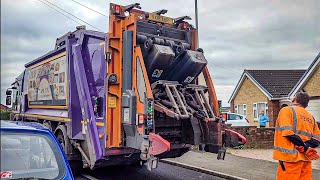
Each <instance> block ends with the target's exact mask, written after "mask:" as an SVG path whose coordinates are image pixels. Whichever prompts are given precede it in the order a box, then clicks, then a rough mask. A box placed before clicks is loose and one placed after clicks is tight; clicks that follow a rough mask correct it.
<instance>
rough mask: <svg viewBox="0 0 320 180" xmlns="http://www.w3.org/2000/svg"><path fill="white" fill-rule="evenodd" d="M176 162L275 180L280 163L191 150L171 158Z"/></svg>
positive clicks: (319, 172)
mask: <svg viewBox="0 0 320 180" xmlns="http://www.w3.org/2000/svg"><path fill="white" fill-rule="evenodd" d="M170 160H173V161H176V162H180V163H184V164H188V165H192V166H196V167H202V168H205V169H209V170H213V171H218V172H223V173H227V174H230V175H233V176H237V177H241V178H245V179H259V180H260V179H263V180H274V179H275V178H276V171H277V166H278V164H277V163H275V162H269V161H265V160H258V159H251V158H244V157H239V156H234V155H231V154H227V155H226V158H225V160H224V161H223V160H217V155H216V154H212V153H202V152H194V151H190V152H188V153H186V154H184V155H183V156H181V157H178V158H174V159H170ZM313 179H314V180H319V179H320V170H316V169H313Z"/></svg>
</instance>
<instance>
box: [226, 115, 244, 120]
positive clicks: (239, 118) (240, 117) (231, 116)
mask: <svg viewBox="0 0 320 180" xmlns="http://www.w3.org/2000/svg"><path fill="white" fill-rule="evenodd" d="M241 119H243V118H242V116H240V115H237V114H228V120H241Z"/></svg>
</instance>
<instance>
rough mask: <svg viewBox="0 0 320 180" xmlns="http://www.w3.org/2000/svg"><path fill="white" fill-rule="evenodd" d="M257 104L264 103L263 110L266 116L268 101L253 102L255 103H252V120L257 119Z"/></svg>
mask: <svg viewBox="0 0 320 180" xmlns="http://www.w3.org/2000/svg"><path fill="white" fill-rule="evenodd" d="M259 104H264V105H265V108H264V112H265V115H267V116H268V102H255V103H253V106H252V110H253V111H252V112H253V120H254V121H259V110H258V105H259ZM254 111H256V114H255V112H254ZM255 115H257V116H256V117H255Z"/></svg>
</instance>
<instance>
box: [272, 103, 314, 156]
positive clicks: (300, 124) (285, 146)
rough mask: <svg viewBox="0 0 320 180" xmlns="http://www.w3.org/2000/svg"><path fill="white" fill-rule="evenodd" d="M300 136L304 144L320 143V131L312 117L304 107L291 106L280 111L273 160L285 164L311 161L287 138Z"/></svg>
mask: <svg viewBox="0 0 320 180" xmlns="http://www.w3.org/2000/svg"><path fill="white" fill-rule="evenodd" d="M294 134H295V135H298V136H299V137H300V138H301V139H302V140H303V142H305V141H307V140H310V139H311V138H314V139H317V140H318V141H320V130H319V127H318V125H317V123H316V121H315V119H314V118H313V117H312V115H311V114H310V113H309V112H308V111H307V110H306V109H305V108H303V107H300V106H290V107H284V108H282V109H281V110H280V112H279V115H278V118H277V121H276V127H275V135H274V151H273V159H276V160H280V161H285V162H298V161H309V160H308V159H307V158H306V156H305V154H304V153H300V152H299V151H298V150H297V149H296V148H295V147H294V146H295V145H294V144H293V143H292V142H291V141H290V140H289V139H288V138H286V137H285V136H289V135H294Z"/></svg>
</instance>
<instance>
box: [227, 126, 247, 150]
mask: <svg viewBox="0 0 320 180" xmlns="http://www.w3.org/2000/svg"><path fill="white" fill-rule="evenodd" d="M225 136H226V137H225V138H226V139H225V141H226V146H227V147H236V146H240V145H244V144H245V143H246V142H247V139H246V138H245V137H244V136H243V135H241V134H240V133H238V132H236V131H233V130H231V129H226V130H225Z"/></svg>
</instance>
